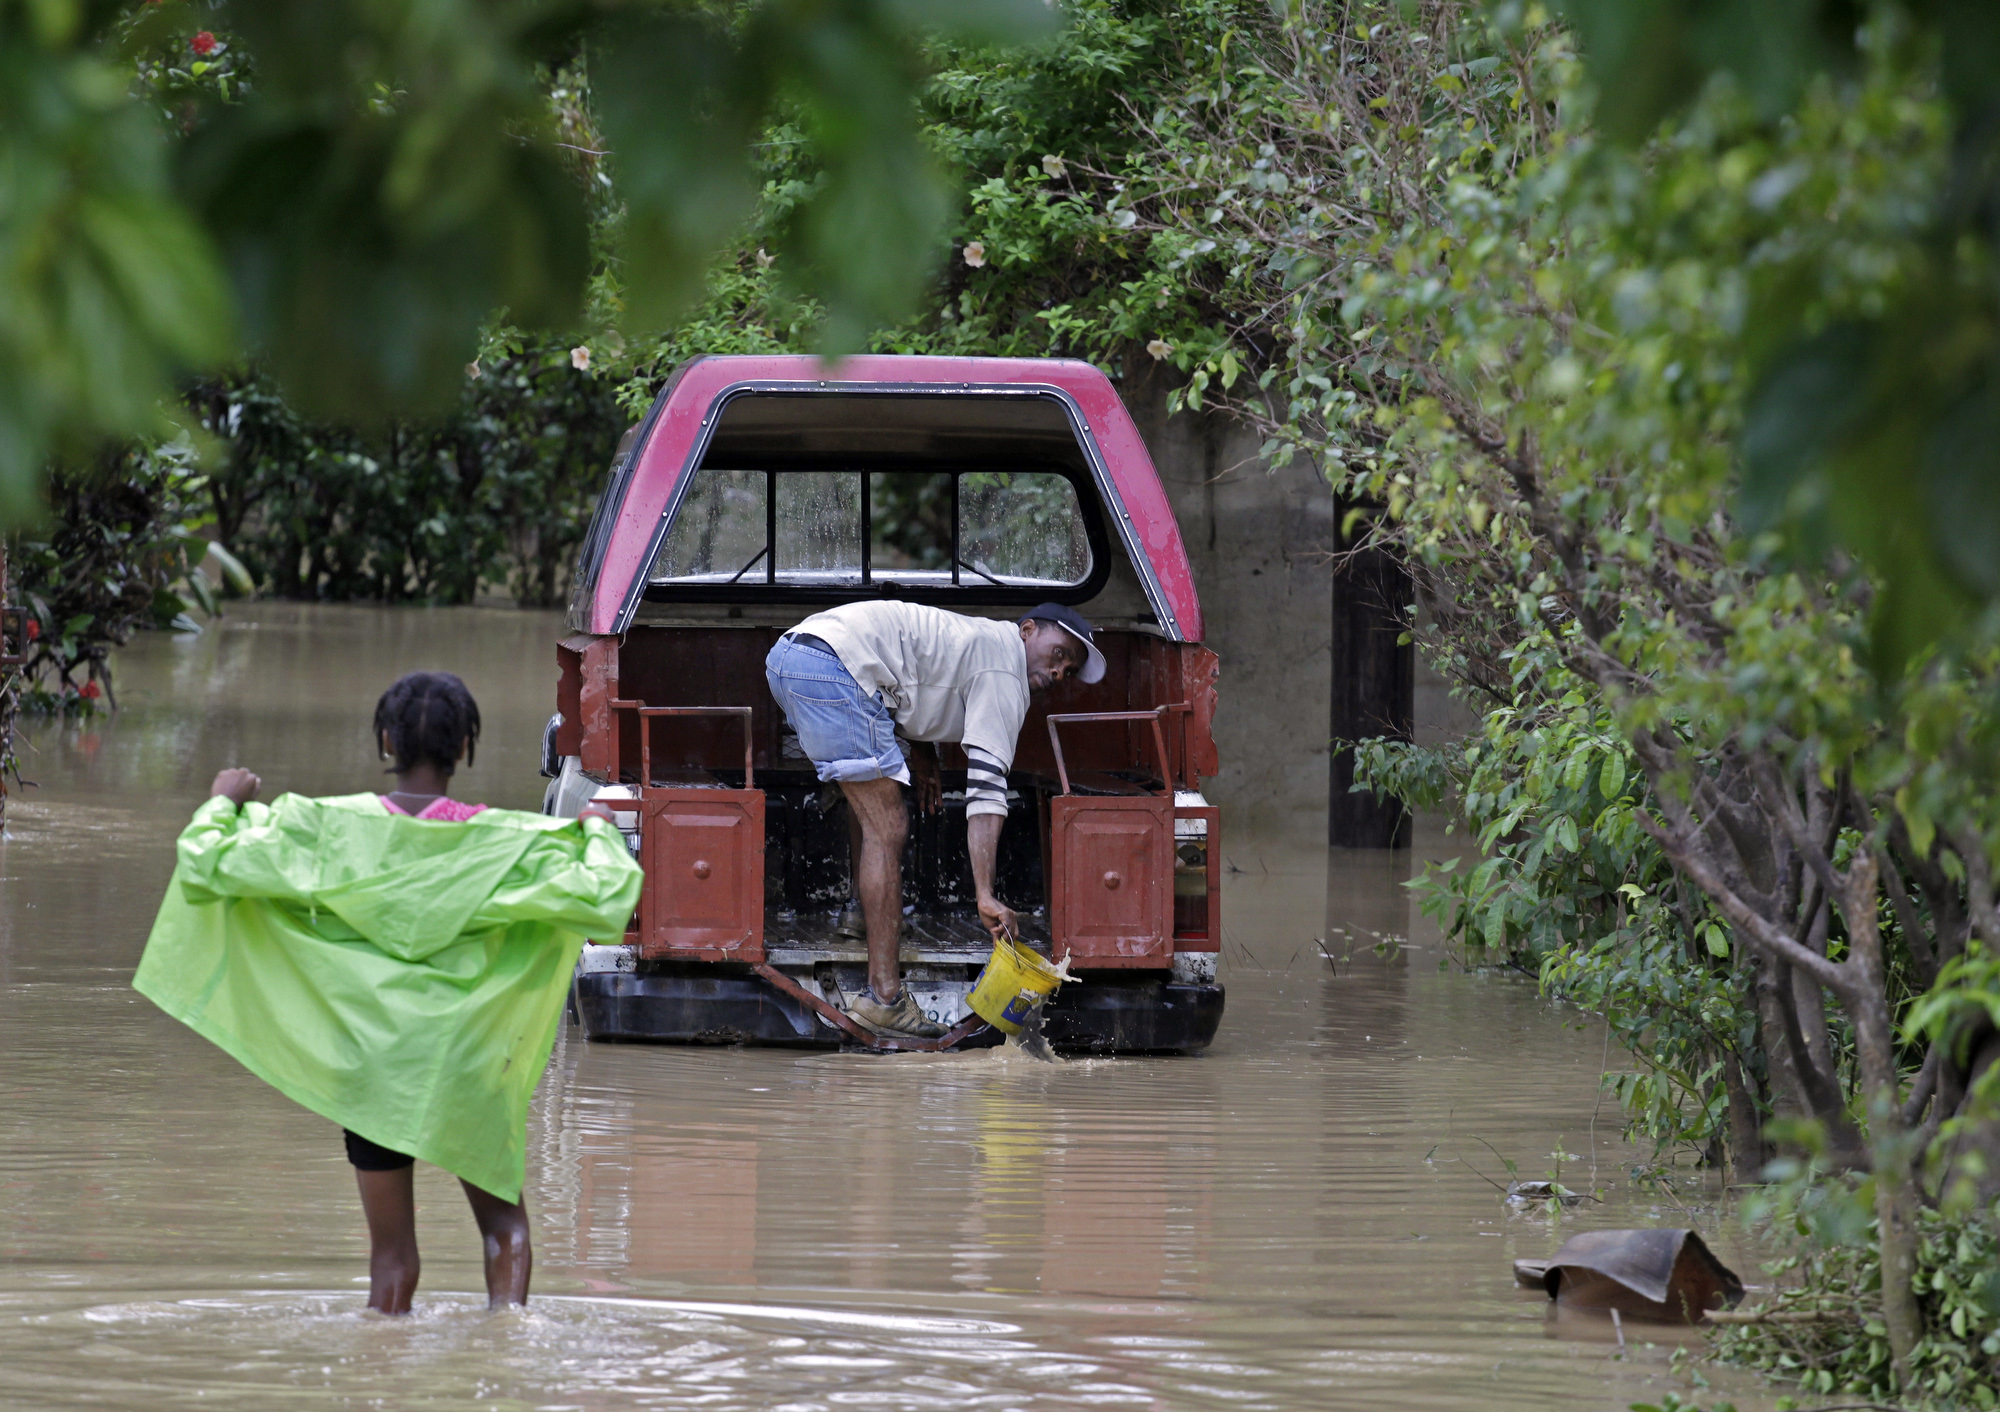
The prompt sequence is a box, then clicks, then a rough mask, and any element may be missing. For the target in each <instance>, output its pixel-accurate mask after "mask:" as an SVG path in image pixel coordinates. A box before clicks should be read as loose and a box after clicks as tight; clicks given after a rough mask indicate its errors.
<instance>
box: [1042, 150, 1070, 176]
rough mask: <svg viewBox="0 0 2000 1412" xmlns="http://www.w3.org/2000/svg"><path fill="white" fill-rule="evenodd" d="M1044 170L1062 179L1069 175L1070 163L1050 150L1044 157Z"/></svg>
mask: <svg viewBox="0 0 2000 1412" xmlns="http://www.w3.org/2000/svg"><path fill="white" fill-rule="evenodd" d="M1042 170H1043V171H1045V172H1047V173H1048V174H1049V175H1050V176H1052V177H1054V178H1055V179H1056V180H1058V181H1060V180H1062V179H1063V178H1064V177H1066V176H1068V175H1069V164H1068V163H1067V162H1065V161H1063V159H1062V158H1060V157H1058V156H1057V155H1056V154H1055V153H1053V152H1050V153H1048V154H1047V155H1046V156H1044V157H1043V158H1042Z"/></svg>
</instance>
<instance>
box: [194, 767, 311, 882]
mask: <svg viewBox="0 0 2000 1412" xmlns="http://www.w3.org/2000/svg"><path fill="white" fill-rule="evenodd" d="M262 784H263V781H262V780H260V779H258V778H257V776H256V775H255V774H253V773H252V772H251V771H249V770H244V769H227V770H223V771H222V772H221V773H219V774H218V775H216V777H215V783H214V784H213V785H211V786H210V787H209V798H208V802H207V803H206V804H203V805H202V806H201V808H199V809H197V810H196V811H195V815H194V818H193V819H192V820H190V821H189V823H188V826H187V827H186V828H185V829H183V830H182V831H181V836H180V840H179V842H178V844H177V845H176V852H177V853H178V855H179V858H180V864H181V868H180V872H181V891H182V893H183V894H184V895H185V896H186V897H187V899H188V901H190V902H212V901H215V900H217V899H219V898H224V897H273V898H284V899H287V900H290V901H295V902H303V901H306V900H308V899H309V898H310V896H311V894H312V891H313V889H314V886H315V884H316V882H317V877H318V871H319V869H318V866H317V861H316V859H315V856H314V851H313V849H312V847H311V841H310V840H308V839H305V838H302V837H300V836H298V828H299V826H300V825H301V824H303V823H306V822H308V821H306V820H302V819H297V818H285V817H282V811H277V812H274V811H273V810H271V809H269V808H266V807H265V806H264V805H261V804H252V803H251V800H252V799H254V798H255V796H256V794H257V791H258V789H259V788H260V787H261V786H262ZM281 802H283V801H281ZM246 806H247V807H246ZM287 825H290V827H287Z"/></svg>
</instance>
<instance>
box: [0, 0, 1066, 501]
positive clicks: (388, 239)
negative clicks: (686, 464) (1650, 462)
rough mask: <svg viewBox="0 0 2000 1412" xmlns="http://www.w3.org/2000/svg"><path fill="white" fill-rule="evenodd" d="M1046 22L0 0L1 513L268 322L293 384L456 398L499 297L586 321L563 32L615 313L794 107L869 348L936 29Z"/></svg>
mask: <svg viewBox="0 0 2000 1412" xmlns="http://www.w3.org/2000/svg"><path fill="white" fill-rule="evenodd" d="M1054 24H1055V16H1054V12H1053V11H1052V10H1051V9H1050V8H1049V7H1048V6H1047V5H1044V4H1042V3H1040V0H830V2H829V3H815V2H814V0H764V3H762V4H757V5H749V6H742V7H721V8H720V9H718V7H713V6H704V5H699V4H694V3H688V4H673V3H661V4H642V3H618V0H524V2H523V3H517V4H504V3H500V0H384V2H383V3H361V0H228V3H225V4H223V5H221V6H218V7H211V6H209V5H198V4H194V3H188V0H168V2H167V3H163V4H142V5H132V4H119V3H108V2H107V0H95V3H93V0H43V3H38V4H33V5H12V4H8V5H0V163H4V169H5V170H6V171H7V172H8V173H9V175H8V177H7V179H6V180H7V191H6V200H5V201H4V203H0V523H7V522H18V521H19V520H20V519H22V518H23V517H24V516H27V515H29V514H31V513H33V510H34V506H35V503H36V499H37V490H38V487H39V485H40V478H41V476H42V474H43V471H44V468H45V466H46V464H47V462H48V461H49V459H50V458H51V457H52V456H69V457H81V456H83V455H84V454H86V453H87V452H88V450H89V448H90V446H91V445H92V444H93V443H94V442H96V441H97V440H99V439H101V438H106V437H113V438H115V437H122V436H131V435H138V434H143V433H148V432H157V431H159V430H160V429H161V424H162V418H163V417H164V416H165V413H164V412H163V411H162V410H161V407H162V403H163V399H164V398H165V397H166V396H167V394H168V393H169V392H170V391H171V388H172V384H173V381H174V379H175V378H176V377H177V376H179V375H181V374H183V373H185V372H188V371H190V370H199V369H202V368H206V367H213V366H217V365H221V364H224V363H227V362H230V361H234V360H237V359H240V358H241V357H242V356H244V355H245V354H254V355H255V356H257V357H258V358H259V359H260V360H261V361H263V362H264V363H265V364H266V365H267V366H268V367H269V368H271V369H272V370H273V371H274V372H275V374H276V375H277V376H278V377H279V379H280V380H281V382H282V383H283V385H284V387H285V388H286V391H287V394H288V395H289V396H290V397H291V398H292V399H293V400H294V402H295V403H296V404H297V405H298V406H299V407H300V408H301V409H302V410H304V411H306V412H308V413H311V414H314V415H320V416H328V417H337V418H340V419H344V420H351V421H361V422H374V421H380V420H382V419H384V418H387V417H390V416H395V415H403V414H409V413H413V412H427V411H435V410H438V409H440V408H442V407H445V406H448V405H450V404H451V403H452V402H453V401H454V400H455V399H456V398H457V396H458V394H459V389H460V386H461V384H462V382H463V374H464V368H465V366H466V364H467V363H468V362H469V361H470V360H471V358H472V357H473V355H474V352H475V350H476V348H477V346H478V340H479V333H480V329H481V327H482V326H483V325H485V324H486V323H487V322H488V321H489V320H490V319H491V318H492V317H493V316H494V314H495V312H496V311H500V310H504V311H505V312H504V317H505V320H506V322H507V323H509V324H511V325H514V326H518V327H530V328H533V327H545V328H546V327H555V328H560V327H564V326H569V325H572V324H574V323H575V322H576V321H577V320H578V319H579V318H580V316H581V313H582V310H583V302H584V293H585V288H586V284H587V282H588V280H589V278H590V276H591V273H592V248H591V241H590V224H589V215H590V212H589V210H588V203H587V198H586V193H585V191H584V190H583V189H582V187H581V186H580V184H579V183H578V182H577V181H576V180H575V178H574V177H573V176H572V175H571V172H570V170H569V169H568V167H567V166H566V164H565V160H564V158H565V154H564V152H563V150H562V148H561V146H560V145H559V141H558V135H557V134H556V133H555V132H554V131H552V130H551V125H550V120H549V117H548V111H547V103H546V96H545V93H544V87H545V76H546V74H547V73H548V71H549V69H550V68H551V67H553V66H560V65H562V64H564V63H568V62H571V61H573V60H575V59H577V58H578V57H579V56H581V57H584V58H585V60H586V62H587V63H589V64H590V65H591V66H592V68H593V82H594V88H595V95H596V98H597V101H598V103H599V104H600V107H601V112H602V123H603V130H604V133H605V135H606V137H607V138H608V140H609V143H610V152H609V157H610V161H611V164H612V166H613V168H614V170H615V171H616V172H617V175H618V183H619V184H618V196H619V198H620V199H621V200H622V201H623V203H624V205H623V210H622V212H621V213H620V216H621V219H622V221H623V223H624V227H625V229H624V238H623V246H622V248H623V252H624V267H623V269H622V271H621V275H622V279H623V283H624V288H625V291H626V306H625V317H626V319H627V320H629V321H630V322H631V323H632V324H633V325H634V326H635V327H638V328H646V327H659V326H661V325H663V324H664V323H666V322H667V321H669V320H671V319H672V318H674V317H675V316H676V315H677V314H679V313H680V312H681V311H683V310H684V309H686V308H687V307H688V305H689V304H690V303H691V302H692V300H693V298H694V297H695V296H696V294H697V293H698V292H699V290H700V289H701V284H702V277H703V274H704V272H705V270H706V269H707V267H708V266H709V264H710V262H711V261H712V259H713V258H714V257H715V256H716V255H717V254H718V253H719V252H720V251H721V250H722V249H724V248H725V247H726V246H727V245H728V243H729V241H730V238H731V236H732V235H733V234H735V232H736V231H737V229H738V227H739V226H740V225H741V224H742V222H743V220H744V219H745V217H746V215H747V214H748V213H749V211H750V209H751V207H752V205H753V203H754V201H755V198H756V195H757V191H758V187H757V183H756V180H755V168H754V166H753V157H754V153H753V150H752V144H753V142H754V141H755V140H756V138H757V137H758V136H759V134H761V133H762V132H763V131H764V130H765V128H766V127H767V126H768V125H770V124H771V123H772V122H773V120H774V119H776V118H777V117H779V116H780V115H782V116H784V117H785V118H787V119H788V120H789V121H790V122H791V124H792V125H793V126H795V127H796V129H797V130H798V132H799V133H800V134H801V135H802V138H803V140H804V141H805V142H807V143H809V144H810V145H811V146H812V148H813V149H814V151H815V153H816V156H817V160H818V169H819V170H818V177H817V180H816V181H815V183H814V184H813V187H812V189H811V190H809V191H806V192H804V193H802V194H801V196H800V199H799V200H798V201H797V202H796V203H795V204H794V206H793V208H792V211H791V214H790V218H789V220H788V223H787V225H786V227H785V229H784V232H783V245H782V251H783V254H784V255H785V256H786V257H787V258H786V260H785V262H784V267H785V271H786V275H787V278H788V279H790V280H792V281H794V282H795V284H796V286H797V288H798V290H799V291H800V292H802V293H804V294H807V295H810V296H811V297H813V298H814V299H816V300H818V301H819V303H820V305H821V306H822V307H823V309H824V311H825V322H824V325H823V330H822V338H823V340H824V346H826V347H828V348H829V349H831V350H837V349H839V348H843V347H854V346H858V344H859V342H860V340H861V337H862V335H863V334H864V333H865V332H866V330H867V329H869V328H871V327H873V326H875V325H877V324H880V323H882V322H885V321H889V320H893V319H894V318H895V317H897V316H899V315H901V314H903V313H905V312H907V310H908V309H909V308H910V306H911V304H912V303H913V301H914V299H915V297H916V295H917V293H918V292H919V291H920V290H921V288H922V286H923V282H924V280H925V279H926V277H927V276H928V273H929V269H930V265H931V262H932V259H933V251H935V250H936V249H937V246H938V239H937V237H938V235H939V233H940V232H941V230H942V227H943V222H944V220H945V218H946V216H947V214H948V211H949V207H950V191H949V186H948V184H947V183H946V181H945V179H944V177H943V175H942V173H941V172H940V171H939V170H938V169H937V167H936V166H935V164H934V163H933V162H932V161H931V160H930V159H929V158H928V156H927V155H926V152H925V148H924V146H923V143H922V141H921V137H920V131H919V119H918V112H917V107H916V99H917V96H918V93H919V90H920V87H921V85H922V83H923V81H924V77H925V72H924V64H923V61H922V54H923V46H924V44H925V42H926V41H927V38H928V37H929V36H931V35H934V34H944V35H947V36H950V37H953V38H955V39H957V40H959V41H960V42H972V43H987V42H996V41H1013V40H1019V39H1024V38H1029V37H1032V36H1035V35H1038V34H1042V33H1046V32H1048V31H1049V30H1050V29H1051V28H1053V26H1054ZM141 74H143V75H144V76H145V78H146V80H147V81H145V82H141V81H140V77H139V76H140V75H141Z"/></svg>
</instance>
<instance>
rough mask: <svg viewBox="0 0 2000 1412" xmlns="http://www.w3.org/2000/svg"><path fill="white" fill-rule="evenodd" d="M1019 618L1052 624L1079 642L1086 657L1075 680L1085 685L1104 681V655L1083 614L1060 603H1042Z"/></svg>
mask: <svg viewBox="0 0 2000 1412" xmlns="http://www.w3.org/2000/svg"><path fill="white" fill-rule="evenodd" d="M1021 616H1022V617H1023V618H1033V619H1035V620H1036V621H1038V622H1044V623H1054V624H1055V625H1056V626H1057V627H1059V628H1061V629H1062V630H1063V631H1064V632H1066V633H1068V634H1069V635H1070V636H1071V637H1073V638H1075V639H1076V640H1077V641H1078V642H1081V643H1082V644H1083V650H1084V653H1085V654H1086V655H1085V657H1084V662H1083V670H1081V671H1079V672H1078V673H1077V674H1076V675H1077V679H1078V680H1080V681H1082V682H1084V683H1086V684H1089V683H1093V682H1101V681H1103V680H1104V654H1103V653H1102V652H1099V651H1098V650H1097V643H1096V642H1095V641H1094V640H1093V639H1094V638H1095V637H1096V633H1095V632H1094V631H1093V630H1092V628H1091V626H1090V624H1089V623H1088V622H1087V621H1086V620H1085V619H1084V616H1083V614H1081V613H1079V612H1077V611H1076V609H1074V608H1065V607H1064V606H1063V605H1062V604H1060V603H1044V604H1042V606H1041V607H1039V608H1030V609H1029V610H1028V611H1027V612H1025V613H1023V614H1022V615H1021Z"/></svg>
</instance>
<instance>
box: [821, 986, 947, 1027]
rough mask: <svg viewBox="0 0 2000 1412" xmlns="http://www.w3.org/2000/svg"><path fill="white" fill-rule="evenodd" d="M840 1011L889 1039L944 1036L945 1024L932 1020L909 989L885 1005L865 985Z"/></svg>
mask: <svg viewBox="0 0 2000 1412" xmlns="http://www.w3.org/2000/svg"><path fill="white" fill-rule="evenodd" d="M840 1008H841V1009H842V1010H844V1011H845V1012H846V1013H847V1015H848V1016H849V1018H851V1019H853V1020H855V1021H856V1022H858V1023H859V1024H860V1026H861V1027H862V1028H863V1029H865V1030H867V1031H868V1032H869V1033H870V1034H878V1035H882V1036H883V1037H885V1038H888V1039H936V1038H937V1037H938V1036H940V1035H942V1034H943V1033H944V1026H943V1025H940V1024H936V1023H934V1022H933V1021H931V1020H929V1019H928V1018H926V1017H925V1015H924V1012H923V1011H922V1010H920V1009H918V1008H917V998H916V997H915V996H914V995H911V994H910V988H909V987H908V986H904V987H903V990H902V993H901V994H900V995H898V996H897V997H896V998H895V999H894V1000H893V1001H888V1002H886V1003H885V1002H883V1001H880V1000H877V999H876V998H875V992H874V990H873V989H871V988H870V987H868V986H865V985H864V986H862V987H861V989H860V990H859V991H857V992H856V993H855V994H853V995H850V996H848V997H847V1003H846V1004H845V1005H843V1006H841V1007H840Z"/></svg>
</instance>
